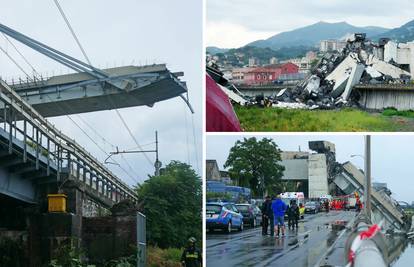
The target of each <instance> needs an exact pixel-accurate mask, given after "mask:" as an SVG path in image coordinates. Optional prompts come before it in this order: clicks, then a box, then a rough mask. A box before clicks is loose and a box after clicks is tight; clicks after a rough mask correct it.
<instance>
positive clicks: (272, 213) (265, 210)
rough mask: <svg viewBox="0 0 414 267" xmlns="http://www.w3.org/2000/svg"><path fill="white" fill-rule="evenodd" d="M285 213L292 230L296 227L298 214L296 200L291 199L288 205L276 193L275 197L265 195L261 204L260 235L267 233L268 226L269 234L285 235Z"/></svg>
mask: <svg viewBox="0 0 414 267" xmlns="http://www.w3.org/2000/svg"><path fill="white" fill-rule="evenodd" d="M285 214H286V215H287V216H288V227H289V229H292V230H294V229H295V228H296V229H297V228H298V220H299V216H300V212H299V206H298V205H297V203H296V200H291V201H290V203H289V205H286V204H285V202H283V201H282V199H281V198H280V196H279V195H278V196H277V197H275V198H273V199H272V198H271V197H270V196H266V198H265V201H264V202H263V204H262V216H263V221H262V235H267V233H268V229H269V226H270V235H271V236H274V233H276V236H277V237H279V236H280V233H281V234H282V237H284V236H285Z"/></svg>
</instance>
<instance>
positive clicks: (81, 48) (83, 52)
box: [54, 0, 153, 182]
mask: <svg viewBox="0 0 414 267" xmlns="http://www.w3.org/2000/svg"><path fill="white" fill-rule="evenodd" d="M54 3H55V5H56V7H57V8H58V10H59V12H60V14H61V16H62V17H63V20H64V21H65V23H66V25H67V27H68V28H69V30H70V32H71V34H72V37H73V38H74V40H75V42H76V43H77V45H78V47H79V49H80V50H81V52H82V54H83V56H84V57H85V59H86V61H87V62H88V63H89V65H91V66H92V63H91V61H90V59H89V57H88V55H87V54H86V52H85V49H84V48H83V46H82V44H81V43H80V41H79V38H78V37H77V35H76V33H75V31H74V29H73V27H72V26H71V24H70V22H69V19H68V17H67V16H66V14H65V12H64V11H63V8H62V7H61V5H60V4H59V1H58V0H54ZM115 111H116V113H117V115H118V117H119V118H120V119H121V121H122V123H123V124H124V126H125V128H126V129H127V131H128V133H129V134H130V135H131V137H132V139H133V140H134V142H135V143H136V145H137V146H138V147H139V148H140V149H141V150H142V148H141V146H140V145H139V143H138V141H137V140H136V139H135V137H134V136H133V135H132V132H131V130H130V129H129V127H128V125H127V124H126V122H125V120H124V119H123V117H122V115H121V114H120V112H119V111H118V110H117V109H115ZM78 117H80V116H79V115H78ZM82 121H83V122H84V123H85V124H86V125H87V126H88V127H89V128H90V129H93V128H92V127H91V126H90V125H89V124H88V123H86V122H85V121H84V120H83V119H82ZM93 131H94V132H95V133H97V131H95V130H94V129H93ZM98 136H100V137H101V138H102V140H104V142H107V141H106V139H105V138H103V137H102V136H101V135H100V134H98ZM107 143H108V144H110V145H111V146H112V147H113V148H114V147H115V146H114V145H113V144H111V143H109V142H107ZM105 153H106V152H105ZM106 154H107V156H108V158H109V156H110V155H109V154H108V153H106ZM144 156H145V157H146V159H147V160H148V161H149V163H150V165H151V166H152V165H153V163H152V162H151V160H150V159H149V157H148V156H147V155H146V154H145V153H144ZM108 158H107V159H108ZM121 158H122V159H123V160H124V161H125V163H126V164H127V166H128V168H129V169H130V170H131V171H132V172H133V173H135V171H133V168H132V167H131V165H130V164H129V163H128V161H127V160H126V159H125V157H124V156H123V155H122V154H121ZM112 160H113V161H114V162H116V161H115V160H114V159H112ZM105 161H106V163H109V162H107V160H105ZM119 167H120V168H121V166H119ZM134 181H136V182H138V181H137V180H136V179H134Z"/></svg>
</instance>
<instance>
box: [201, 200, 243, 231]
mask: <svg viewBox="0 0 414 267" xmlns="http://www.w3.org/2000/svg"><path fill="white" fill-rule="evenodd" d="M243 225H244V224H243V215H242V214H241V213H240V211H239V210H238V209H237V208H236V206H235V205H234V204H233V203H219V202H216V203H207V205H206V228H207V230H208V231H211V230H214V229H221V230H224V231H225V232H227V233H231V231H232V230H233V229H237V230H239V231H243Z"/></svg>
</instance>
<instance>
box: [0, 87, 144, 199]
mask: <svg viewBox="0 0 414 267" xmlns="http://www.w3.org/2000/svg"><path fill="white" fill-rule="evenodd" d="M0 108H1V109H2V110H1V112H0V117H1V118H2V123H0V127H1V128H3V129H4V130H5V131H7V132H8V133H9V144H8V145H9V153H10V154H11V153H12V152H13V139H19V140H21V141H22V142H23V149H22V154H23V161H24V162H26V161H27V160H28V153H27V150H28V147H32V148H34V149H35V159H34V160H35V164H36V169H39V168H40V167H44V168H46V172H47V175H50V174H51V173H52V172H53V171H54V172H55V174H56V176H57V182H59V181H61V174H62V172H63V170H64V169H65V170H72V169H73V170H74V172H72V174H74V176H75V177H76V178H77V179H78V180H79V181H81V182H84V183H85V184H86V185H87V186H89V187H91V188H92V189H95V190H97V191H99V189H100V188H101V189H102V190H101V192H100V193H101V195H102V196H105V197H109V198H110V199H111V200H112V201H118V200H122V199H125V198H129V199H131V200H133V201H136V200H137V196H136V193H135V192H134V190H133V189H132V188H130V187H129V186H128V185H127V184H125V183H124V182H123V181H121V180H120V179H119V178H118V177H116V176H115V175H114V174H113V173H112V172H111V171H110V170H109V169H108V168H106V167H105V166H104V165H103V164H102V163H100V162H99V161H98V160H97V159H96V158H95V157H93V156H92V155H91V154H90V153H88V152H87V151H86V150H85V149H84V148H83V147H81V146H80V145H79V144H78V143H76V142H75V141H74V140H73V139H71V138H69V137H68V136H66V135H64V134H63V133H62V132H61V131H59V130H58V129H56V128H55V126H54V125H52V124H51V123H49V122H48V121H47V120H46V119H44V118H43V117H42V116H41V115H40V114H39V113H38V112H37V111H36V110H35V109H34V108H32V107H31V106H30V105H29V104H27V103H26V102H25V101H24V100H22V98H21V97H20V96H19V95H18V94H17V93H16V92H14V91H13V90H12V89H11V88H10V87H9V86H8V85H7V84H6V83H5V82H4V81H2V80H1V81H0ZM42 153H43V154H46V162H42V161H41V160H40V155H41V154H42ZM29 156H30V155H29ZM52 162H54V163H55V164H56V165H55V166H56V167H55V169H53V168H51V163H52ZM81 175H82V176H81ZM94 185H95V188H94ZM114 192H115V194H114Z"/></svg>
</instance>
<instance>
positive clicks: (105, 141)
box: [76, 115, 139, 177]
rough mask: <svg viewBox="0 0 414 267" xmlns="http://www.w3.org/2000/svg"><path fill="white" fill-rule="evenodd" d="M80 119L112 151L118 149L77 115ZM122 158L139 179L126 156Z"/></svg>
mask: <svg viewBox="0 0 414 267" xmlns="http://www.w3.org/2000/svg"><path fill="white" fill-rule="evenodd" d="M76 116H77V117H78V119H80V120H81V121H82V122H83V123H84V124H85V125H86V126H87V127H88V128H89V129H91V130H92V131H93V132H94V133H95V134H96V135H97V136H99V138H101V139H102V141H103V142H104V143H107V144H108V145H110V146H111V147H112V149H114V150H115V149H116V146H115V145H114V144H112V143H111V142H109V141H108V140H106V139H105V137H103V136H102V135H101V134H100V133H99V132H98V131H96V130H95V129H94V128H93V127H92V126H91V125H90V124H89V123H88V122H86V120H84V119H83V118H82V117H81V116H79V115H76ZM121 158H122V159H123V160H124V162H125V164H126V165H127V166H128V168H129V170H130V171H131V172H132V173H133V174H134V175H136V176H137V177H138V176H139V175H138V174H137V173H136V172H135V171H134V169H133V168H132V167H131V165H130V164H129V162H128V161H127V160H126V159H125V157H124V155H123V154H121Z"/></svg>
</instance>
